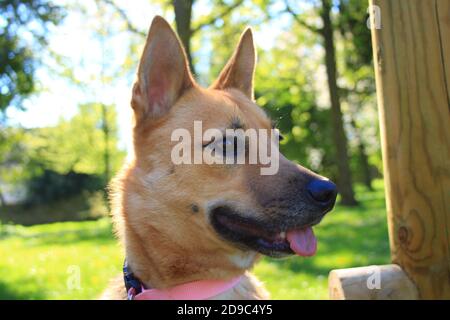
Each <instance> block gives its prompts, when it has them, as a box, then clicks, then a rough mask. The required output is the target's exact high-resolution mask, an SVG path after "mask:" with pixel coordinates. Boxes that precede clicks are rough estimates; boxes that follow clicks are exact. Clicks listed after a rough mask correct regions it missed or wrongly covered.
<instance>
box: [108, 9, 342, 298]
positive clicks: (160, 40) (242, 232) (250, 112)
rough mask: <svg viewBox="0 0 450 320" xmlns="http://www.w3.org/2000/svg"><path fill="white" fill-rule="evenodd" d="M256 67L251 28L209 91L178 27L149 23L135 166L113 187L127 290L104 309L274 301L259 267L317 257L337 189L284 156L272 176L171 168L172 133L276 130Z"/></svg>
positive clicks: (253, 170)
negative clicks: (262, 101) (134, 302)
mask: <svg viewBox="0 0 450 320" xmlns="http://www.w3.org/2000/svg"><path fill="white" fill-rule="evenodd" d="M255 65H256V51H255V46H254V43H253V35H252V31H251V29H250V28H248V29H246V30H245V31H244V33H243V34H242V35H241V38H240V40H239V43H238V45H237V47H236V49H235V51H234V53H233V55H232V57H231V58H230V60H229V61H228V63H227V64H226V65H225V67H224V68H223V70H222V72H221V73H220V75H219V77H218V78H217V80H216V81H214V82H213V84H212V85H211V86H210V87H209V88H203V87H201V86H200V85H198V84H197V83H196V82H195V80H194V78H193V76H192V74H191V72H190V70H189V65H188V62H187V58H186V54H185V51H184V49H183V47H182V45H181V42H180V41H179V38H178V37H177V35H176V34H175V32H174V31H173V30H172V28H171V27H170V25H169V24H168V23H167V22H166V21H165V20H164V19H163V18H162V17H159V16H157V17H155V18H154V19H153V21H152V24H151V27H150V30H149V33H148V37H147V40H146V44H145V47H144V50H143V54H142V57H141V60H140V63H139V67H138V72H137V80H136V82H135V84H134V85H133V89H132V98H131V107H132V109H133V113H134V128H133V145H134V157H133V158H132V160H130V161H128V163H127V164H126V165H125V166H124V168H123V169H122V170H121V171H120V173H119V174H118V175H117V177H116V178H115V179H113V181H112V183H111V187H110V188H111V206H112V212H113V213H112V215H113V222H114V225H115V230H116V231H117V234H118V237H119V238H120V240H121V242H122V244H123V247H124V251H125V257H126V265H125V267H124V279H125V282H124V280H123V279H122V278H119V279H116V280H115V281H113V283H112V284H111V286H110V287H109V288H108V289H107V290H106V291H105V292H104V294H103V296H102V298H103V299H127V298H128V299H135V298H136V299H138V298H139V297H140V295H141V298H142V299H145V298H149V299H152V298H154V299H170V298H173V299H186V298H188V299H189V298H193V299H268V298H269V293H268V292H267V291H266V289H265V288H264V286H263V285H262V283H261V282H259V281H258V280H257V279H256V278H255V277H254V276H253V275H252V274H251V273H250V270H251V268H252V266H253V265H254V264H255V262H256V261H258V259H259V258H260V257H261V255H266V256H270V257H285V256H289V255H293V254H298V255H301V256H310V255H313V254H314V253H315V251H316V238H315V236H314V233H313V231H312V226H314V225H316V224H317V223H319V222H320V221H321V219H322V218H323V216H324V215H325V214H326V213H327V212H329V211H330V210H331V209H332V208H333V206H334V203H335V200H336V195H337V190H336V186H335V184H334V183H333V182H331V181H330V180H328V179H326V178H324V177H322V176H319V175H317V174H315V173H313V172H312V171H310V170H308V169H306V168H304V167H302V166H300V165H297V164H295V163H293V162H291V161H289V160H287V159H286V158H285V157H284V156H283V155H282V154H281V153H280V152H279V150H278V149H276V150H275V152H276V153H277V155H278V156H279V168H278V171H277V173H276V174H272V175H262V174H261V172H260V169H261V167H262V166H264V165H263V164H260V163H256V164H243V165H233V164H231V165H229V164H223V165H221V164H213V165H208V164H197V165H189V164H181V165H174V164H173V161H171V153H172V149H173V147H174V145H175V142H174V141H172V140H171V134H172V132H173V131H174V130H176V129H177V128H186V129H187V130H191V131H192V127H193V122H194V121H201V122H202V124H203V126H204V127H205V128H219V129H223V128H236V127H239V128H243V129H247V128H253V129H258V130H259V129H264V130H272V129H273V126H272V121H271V120H270V119H269V117H268V116H267V115H266V113H265V112H264V111H263V110H262V109H261V108H260V107H259V106H257V105H256V103H255V101H254V92H253V78H254V72H255ZM204 143H206V144H208V143H211V141H204ZM216 143H222V141H216ZM202 147H204V145H203V146H202ZM198 288H201V289H198Z"/></svg>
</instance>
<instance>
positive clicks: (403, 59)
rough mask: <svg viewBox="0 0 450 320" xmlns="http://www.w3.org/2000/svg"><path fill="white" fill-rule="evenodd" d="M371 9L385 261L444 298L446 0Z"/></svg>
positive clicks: (448, 119) (449, 20) (448, 158)
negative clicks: (388, 250)
mask: <svg viewBox="0 0 450 320" xmlns="http://www.w3.org/2000/svg"><path fill="white" fill-rule="evenodd" d="M371 4H372V5H375V6H377V7H378V8H379V9H380V15H376V14H374V12H375V11H376V10H375V11H374V10H371V14H372V17H371V19H372V23H373V22H374V20H373V19H374V18H375V17H377V16H378V18H381V28H380V29H375V28H372V41H373V50H374V64H375V74H376V84H377V97H378V108H379V115H380V129H381V143H382V151H383V164H384V170H385V171H384V173H385V175H384V176H385V187H386V199H387V201H386V202H387V212H388V225H389V240H390V246H391V254H392V261H393V263H395V264H398V265H400V266H401V268H402V269H403V270H404V271H405V272H406V274H407V275H408V276H409V277H410V278H411V279H412V281H413V282H414V283H415V285H416V286H417V288H418V290H419V295H420V298H422V299H450V103H449V101H450V95H449V92H450V86H449V85H450V44H449V39H450V2H449V1H448V0H427V1H423V0H395V1H392V0H371ZM378 22H380V21H378Z"/></svg>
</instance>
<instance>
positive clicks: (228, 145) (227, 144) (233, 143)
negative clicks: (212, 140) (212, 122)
mask: <svg viewBox="0 0 450 320" xmlns="http://www.w3.org/2000/svg"><path fill="white" fill-rule="evenodd" d="M237 145H238V143H237V137H223V140H222V151H223V156H224V157H226V156H227V149H228V150H232V151H233V152H232V153H231V154H232V155H234V156H236V155H237V152H238V150H237Z"/></svg>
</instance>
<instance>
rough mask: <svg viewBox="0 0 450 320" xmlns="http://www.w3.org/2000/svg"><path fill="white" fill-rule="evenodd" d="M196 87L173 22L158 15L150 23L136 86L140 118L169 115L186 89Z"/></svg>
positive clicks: (135, 101)
mask: <svg viewBox="0 0 450 320" xmlns="http://www.w3.org/2000/svg"><path fill="white" fill-rule="evenodd" d="M193 86H195V81H194V79H193V77H192V74H191V72H190V70H189V65H188V62H187V58H186V54H185V52H184V50H183V47H182V45H181V43H180V40H179V39H178V37H177V35H176V34H175V32H174V31H173V30H172V28H171V27H170V25H169V23H168V22H167V21H166V20H164V18H162V17H160V16H156V17H155V18H154V19H153V21H152V24H151V26H150V30H149V33H148V36H147V42H146V43H145V47H144V52H143V54H142V57H141V60H140V62H139V68H138V74H137V81H136V82H135V84H134V86H133V93H132V99H131V105H132V107H133V109H134V112H135V116H136V118H137V120H138V121H139V120H140V119H143V118H152V119H156V118H158V117H160V116H162V115H164V114H166V113H167V112H168V111H169V110H170V108H171V107H172V106H173V105H174V104H175V102H176V101H177V99H178V98H179V97H180V96H181V95H182V94H183V92H184V91H185V90H187V89H189V88H191V87H193Z"/></svg>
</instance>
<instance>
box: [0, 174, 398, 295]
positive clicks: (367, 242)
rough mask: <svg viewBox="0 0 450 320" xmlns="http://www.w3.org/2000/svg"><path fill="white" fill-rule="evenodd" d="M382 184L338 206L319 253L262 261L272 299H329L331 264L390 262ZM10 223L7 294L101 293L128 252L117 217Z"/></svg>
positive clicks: (1, 265)
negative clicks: (74, 282) (74, 281)
mask: <svg viewBox="0 0 450 320" xmlns="http://www.w3.org/2000/svg"><path fill="white" fill-rule="evenodd" d="M374 186H375V189H376V191H375V192H367V191H366V190H365V189H364V188H363V187H360V186H358V187H357V188H356V191H357V196H358V199H359V200H360V203H361V206H359V207H357V208H351V209H349V208H343V207H338V208H337V209H336V210H334V211H332V212H331V213H330V214H329V215H328V216H327V217H326V218H325V219H324V221H323V222H322V223H321V224H320V225H319V226H317V227H316V228H315V233H316V235H317V238H318V240H319V244H318V245H319V247H318V253H317V255H316V256H315V257H312V258H300V257H292V258H288V259H282V260H276V259H269V258H264V259H263V260H262V261H261V262H259V263H258V264H257V266H256V268H255V273H256V275H257V276H258V277H259V278H260V279H261V280H262V281H263V282H264V283H265V284H266V286H267V287H268V289H269V291H270V292H271V293H272V298H274V299H326V298H327V297H328V290H327V275H328V272H329V271H330V270H331V269H335V268H349V267H355V266H363V265H370V264H385V263H388V262H389V242H388V237H387V225H386V211H385V205H384V193H383V189H382V181H376V183H375V184H374ZM2 228H3V229H2V230H4V231H3V232H2V231H0V237H1V239H2V240H1V241H0V252H8V257H7V258H6V259H0V279H1V280H0V299H95V298H98V297H99V295H100V294H101V292H102V291H103V290H104V289H105V288H106V286H107V285H108V283H109V281H110V280H111V278H112V277H115V276H119V275H120V274H121V265H122V263H123V255H122V251H121V249H120V247H119V245H118V244H117V241H116V240H115V239H114V237H113V234H112V231H111V225H110V221H109V219H101V220H99V221H95V222H92V221H91V222H76V223H75V222H66V223H52V224H46V225H39V226H33V227H22V226H10V225H4V226H3V227H2ZM49 266H51V268H49ZM74 270H75V271H80V281H81V283H80V284H81V286H80V287H79V288H76V287H75V288H72V289H70V288H68V286H67V283H68V282H67V281H68V279H69V278H68V277H69V276H70V275H73V272H75V271H74ZM71 272H72V273H71ZM18 284H20V285H18Z"/></svg>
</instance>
